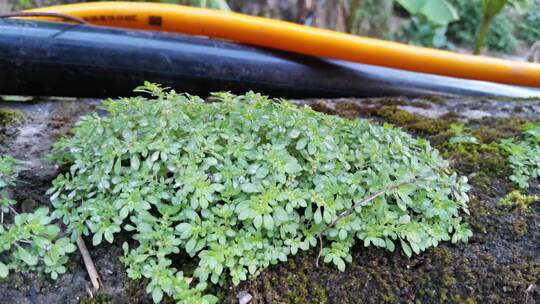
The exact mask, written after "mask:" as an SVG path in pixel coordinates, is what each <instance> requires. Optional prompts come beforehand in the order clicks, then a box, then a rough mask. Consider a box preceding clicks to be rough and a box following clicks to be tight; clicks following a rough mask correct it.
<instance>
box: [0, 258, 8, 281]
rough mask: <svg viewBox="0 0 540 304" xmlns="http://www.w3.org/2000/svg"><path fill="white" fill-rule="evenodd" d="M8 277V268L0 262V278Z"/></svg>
mask: <svg viewBox="0 0 540 304" xmlns="http://www.w3.org/2000/svg"><path fill="white" fill-rule="evenodd" d="M8 275H9V268H8V267H7V266H6V264H4V263H2V262H0V278H6V277H7V276H8Z"/></svg>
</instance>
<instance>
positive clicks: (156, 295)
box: [152, 287, 163, 303]
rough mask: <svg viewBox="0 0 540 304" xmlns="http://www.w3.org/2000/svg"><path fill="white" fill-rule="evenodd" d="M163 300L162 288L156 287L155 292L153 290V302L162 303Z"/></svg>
mask: <svg viewBox="0 0 540 304" xmlns="http://www.w3.org/2000/svg"><path fill="white" fill-rule="evenodd" d="M161 299H163V290H161V288H160V287H155V288H154V290H152V300H153V301H154V303H159V302H161Z"/></svg>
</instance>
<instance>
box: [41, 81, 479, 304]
mask: <svg viewBox="0 0 540 304" xmlns="http://www.w3.org/2000/svg"><path fill="white" fill-rule="evenodd" d="M139 91H148V92H150V93H151V94H153V96H154V97H155V98H153V99H150V100H148V99H146V98H142V97H135V98H125V99H121V100H118V101H110V102H106V103H105V105H104V108H105V109H106V110H107V111H108V113H109V114H108V115H107V116H105V117H100V116H98V115H96V114H95V115H92V116H88V117H86V118H84V119H83V120H82V121H81V122H80V123H79V124H78V126H77V127H76V129H75V135H74V137H72V138H69V139H65V140H62V141H60V142H58V143H57V144H55V147H54V149H53V154H52V156H53V158H54V159H57V160H60V161H63V162H68V163H71V164H72V165H71V167H70V169H69V172H66V173H65V174H63V175H60V176H59V177H58V178H57V179H56V180H55V181H54V182H53V188H52V189H50V192H49V193H50V194H52V196H51V200H52V202H53V205H54V206H55V207H56V211H55V212H54V216H55V217H58V218H62V219H63V221H64V223H65V224H66V225H67V226H68V228H69V229H70V230H72V231H73V232H74V235H73V237H74V238H76V237H78V235H79V234H84V235H89V234H90V235H92V238H93V244H94V245H98V244H100V243H101V242H103V239H104V240H105V241H107V242H113V241H114V239H115V235H116V234H118V233H120V232H121V231H129V232H130V235H131V236H132V239H131V240H130V241H128V242H126V243H124V245H123V248H124V252H125V254H124V256H123V258H122V261H123V262H124V264H125V265H126V267H127V271H128V274H129V276H130V277H131V278H134V279H139V278H143V277H144V278H147V279H148V280H149V284H148V285H147V291H148V292H149V293H151V294H152V297H153V299H154V301H155V302H159V301H160V300H161V299H162V298H163V296H164V295H168V296H171V297H173V298H174V299H175V300H176V301H178V302H179V303H213V302H216V301H217V299H216V297H214V296H211V295H204V290H205V289H206V287H207V284H208V283H213V284H223V283H225V280H227V279H228V278H230V279H231V281H232V283H233V284H238V283H239V282H240V281H242V280H246V279H247V277H248V276H255V275H257V274H258V273H259V272H260V271H261V270H262V269H264V268H266V267H268V266H269V265H272V264H276V263H278V262H283V261H286V260H287V258H288V256H290V255H294V254H297V253H298V252H299V251H301V250H308V249H309V248H310V247H318V246H321V248H322V250H321V254H322V259H323V260H324V261H325V262H327V263H334V264H335V265H336V266H337V267H338V268H339V269H340V270H344V269H345V267H346V266H345V261H351V255H350V249H351V247H352V246H353V244H354V243H355V242H356V240H361V241H363V243H364V245H365V246H369V245H374V246H377V247H381V248H386V249H388V250H390V251H394V250H395V247H396V244H397V246H401V248H402V249H403V251H404V252H405V253H406V254H407V255H408V256H410V255H411V254H412V253H413V252H414V253H420V252H421V251H423V250H425V249H426V248H428V247H431V246H437V245H438V244H439V242H441V241H449V240H452V241H453V242H458V241H467V239H468V238H469V237H470V236H471V231H470V230H469V228H468V225H467V224H464V223H462V219H461V216H460V213H461V211H463V212H468V211H467V201H468V196H467V194H466V192H467V190H468V185H467V180H466V178H464V177H458V176H457V175H456V174H455V173H453V174H451V172H450V170H449V168H448V163H447V162H446V161H445V160H443V159H442V157H441V156H440V155H439V152H438V151H437V150H435V149H433V148H432V147H431V146H430V145H429V143H428V142H427V141H426V140H423V139H414V138H412V137H411V136H409V135H407V134H406V133H404V132H402V131H401V130H399V129H396V128H394V127H392V126H390V125H385V126H384V127H380V126H375V125H372V124H371V123H369V122H368V121H366V120H346V119H342V118H339V117H336V116H330V115H326V114H322V113H317V112H315V111H314V110H312V109H311V108H309V107H307V106H306V107H303V108H297V107H295V106H294V105H292V104H290V103H288V102H286V101H283V100H276V99H268V98H267V97H264V96H261V95H259V94H255V93H252V92H250V93H247V94H246V95H243V96H235V95H232V94H229V93H217V94H213V97H212V98H211V100H212V102H210V103H208V102H204V101H203V100H202V99H200V98H198V97H195V96H191V95H187V94H177V93H175V92H174V91H169V92H165V91H164V90H162V89H161V88H160V87H159V86H156V85H152V84H148V83H147V84H146V86H145V87H142V88H139ZM180 251H184V252H186V253H187V254H188V255H189V256H191V257H194V258H195V257H197V258H198V264H197V267H196V269H195V270H194V272H193V274H192V276H191V275H187V274H184V273H183V272H182V271H181V270H178V269H177V268H176V266H177V265H174V264H173V257H174V255H177V254H179V253H180Z"/></svg>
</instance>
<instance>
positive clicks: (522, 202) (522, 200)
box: [500, 190, 540, 210]
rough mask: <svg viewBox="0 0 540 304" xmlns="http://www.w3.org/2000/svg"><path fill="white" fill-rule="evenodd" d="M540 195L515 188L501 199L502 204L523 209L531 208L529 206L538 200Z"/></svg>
mask: <svg viewBox="0 0 540 304" xmlns="http://www.w3.org/2000/svg"><path fill="white" fill-rule="evenodd" d="M539 200H540V197H538V196H537V195H525V194H523V192H521V190H514V191H512V192H510V193H508V194H507V195H506V196H505V197H504V198H502V199H501V201H500V204H501V205H502V206H506V207H514V206H517V207H518V208H520V209H522V210H527V209H529V206H530V205H532V204H534V203H536V202H538V201H539Z"/></svg>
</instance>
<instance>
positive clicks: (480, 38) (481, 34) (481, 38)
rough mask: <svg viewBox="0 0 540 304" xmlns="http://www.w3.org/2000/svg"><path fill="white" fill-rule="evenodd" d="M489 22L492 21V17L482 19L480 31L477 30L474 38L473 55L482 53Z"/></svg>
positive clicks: (486, 16) (487, 16)
mask: <svg viewBox="0 0 540 304" xmlns="http://www.w3.org/2000/svg"><path fill="white" fill-rule="evenodd" d="M491 21H493V16H491V15H485V16H484V18H483V19H482V24H481V25H480V29H479V30H478V35H477V36H476V45H475V47H474V54H475V55H480V53H481V52H482V48H483V47H484V44H485V43H486V38H487V34H488V31H489V27H490V26H491Z"/></svg>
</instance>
